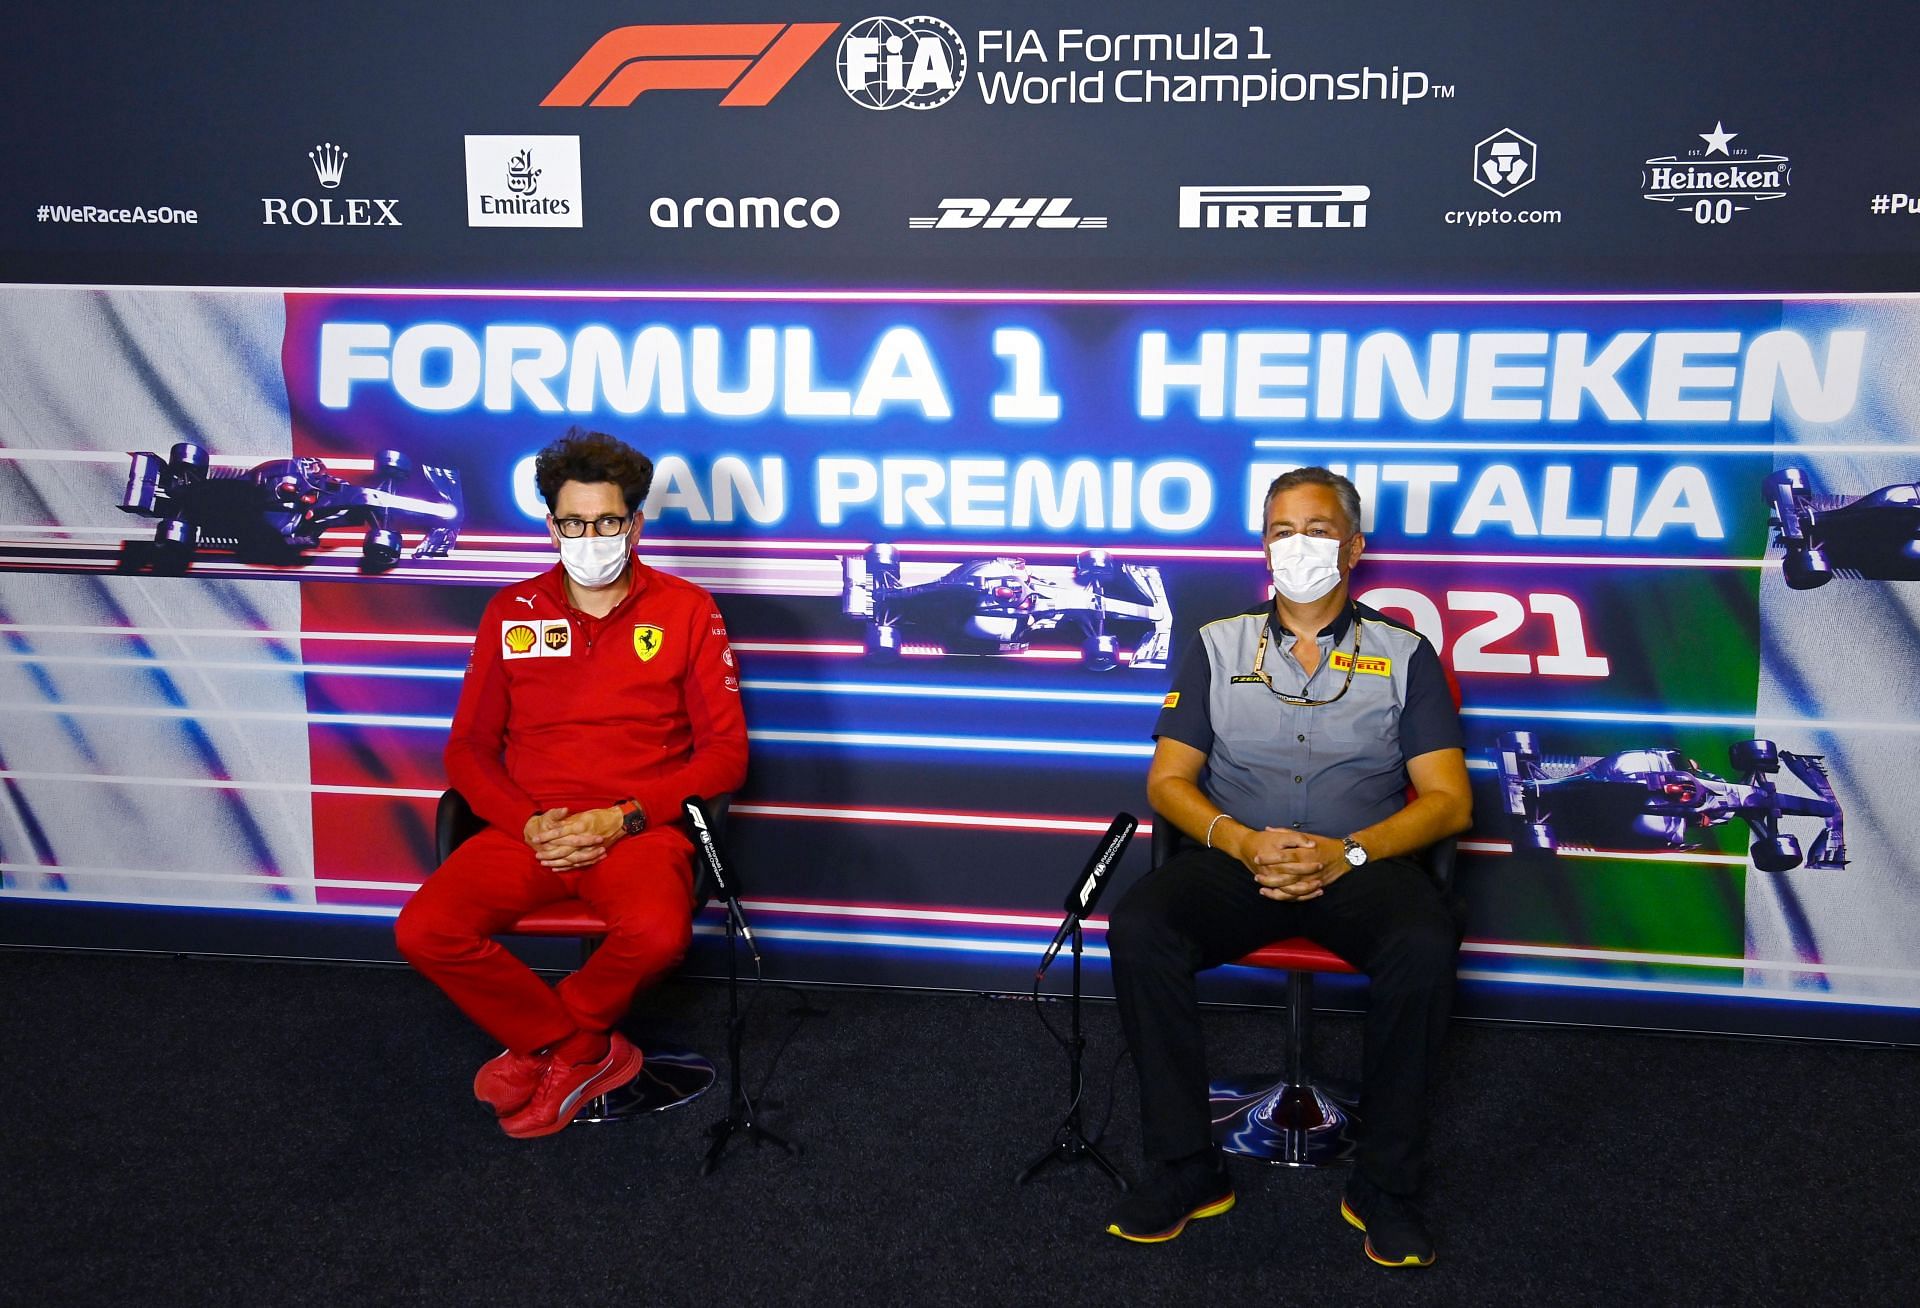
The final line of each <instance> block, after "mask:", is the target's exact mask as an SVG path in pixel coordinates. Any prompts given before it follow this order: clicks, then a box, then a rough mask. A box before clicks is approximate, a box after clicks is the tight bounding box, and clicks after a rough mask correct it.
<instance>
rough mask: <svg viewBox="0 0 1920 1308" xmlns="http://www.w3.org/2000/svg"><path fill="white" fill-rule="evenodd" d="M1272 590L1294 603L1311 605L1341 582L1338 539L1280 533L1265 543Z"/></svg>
mask: <svg viewBox="0 0 1920 1308" xmlns="http://www.w3.org/2000/svg"><path fill="white" fill-rule="evenodd" d="M1267 567H1268V570H1269V571H1271V572H1272V573H1273V585H1274V589H1276V590H1278V591H1279V592H1280V593H1281V594H1282V595H1285V596H1286V597H1287V598H1288V599H1290V600H1292V601H1293V602H1294V603H1295V604H1311V603H1312V602H1313V601H1315V600H1317V599H1319V598H1320V597H1321V596H1322V595H1325V594H1326V593H1327V592H1328V591H1330V590H1332V589H1333V588H1334V587H1335V586H1338V585H1339V584H1340V542H1339V541H1337V540H1334V539H1332V538H1331V537H1327V536H1302V535H1300V534H1299V533H1298V532H1296V533H1294V534H1293V535H1291V536H1282V537H1281V538H1280V539H1279V540H1277V541H1274V542H1273V543H1272V544H1271V545H1268V546H1267Z"/></svg>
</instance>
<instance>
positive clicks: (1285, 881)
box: [1230, 827, 1350, 900]
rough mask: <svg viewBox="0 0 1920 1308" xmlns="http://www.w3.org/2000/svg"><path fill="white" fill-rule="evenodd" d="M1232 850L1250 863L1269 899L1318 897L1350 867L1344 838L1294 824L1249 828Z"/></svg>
mask: <svg viewBox="0 0 1920 1308" xmlns="http://www.w3.org/2000/svg"><path fill="white" fill-rule="evenodd" d="M1230 852H1231V853H1233V854H1234V855H1235V857H1237V858H1238V859H1239V860H1240V861H1241V862H1242V863H1244V864H1246V866H1247V870H1248V871H1249V872H1252V873H1253V879H1254V880H1255V881H1257V882H1259V883H1260V893H1261V894H1263V895H1265V896H1266V897H1267V898H1268V899H1280V900H1301V899H1316V898H1318V897H1319V895H1320V893H1321V892H1322V891H1324V890H1325V889H1326V888H1327V887H1328V886H1330V885H1332V884H1333V883H1334V882H1335V881H1338V880H1339V879H1340V878H1341V877H1342V876H1345V875H1346V873H1347V871H1348V870H1349V867H1350V865H1349V864H1348V862H1347V849H1346V846H1345V845H1344V844H1342V843H1341V842H1340V841H1338V840H1335V839H1333V838H1332V837H1330V836H1316V835H1314V834H1313V833H1312V832H1309V831H1295V830H1294V829H1293V828H1292V827H1267V828H1266V829H1265V830H1262V831H1253V830H1249V831H1248V833H1247V835H1246V836H1245V837H1243V838H1242V839H1241V841H1240V847H1239V848H1238V849H1236V850H1232V851H1230Z"/></svg>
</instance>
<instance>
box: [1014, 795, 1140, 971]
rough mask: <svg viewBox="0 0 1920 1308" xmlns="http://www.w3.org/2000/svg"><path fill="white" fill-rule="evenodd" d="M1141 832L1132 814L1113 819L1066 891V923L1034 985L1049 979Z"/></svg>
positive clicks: (1057, 934) (1049, 947) (1048, 953)
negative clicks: (1064, 948)
mask: <svg viewBox="0 0 1920 1308" xmlns="http://www.w3.org/2000/svg"><path fill="white" fill-rule="evenodd" d="M1139 828H1140V819H1138V818H1136V817H1135V816H1134V815H1133V814H1131V813H1121V814H1119V815H1118V816H1116V817H1115V818H1114V819H1113V825H1112V826H1110V827H1108V828H1107V834H1106V835H1104V836H1102V837H1100V844H1099V846H1098V847H1097V848H1096V849H1095V850H1094V851H1093V857H1092V858H1090V859H1088V860H1087V866H1086V870H1085V871H1083V872H1082V873H1081V874H1080V879H1079V880H1078V881H1075V882H1074V883H1073V885H1072V886H1070V887H1069V888H1068V890H1067V902H1066V905H1065V907H1066V910H1067V920H1066V921H1064V922H1062V923H1061V924H1060V929H1059V930H1058V931H1056V932H1054V935H1053V942H1052V943H1051V944H1049V945H1048V946H1047V952H1046V954H1045V956H1043V957H1042V958H1041V960H1040V970H1039V971H1037V972H1035V973H1034V974H1033V976H1034V980H1035V981H1038V980H1039V979H1040V978H1041V977H1043V976H1045V975H1046V973H1047V969H1048V968H1049V967H1052V966H1053V960H1054V958H1055V957H1057V956H1058V955H1059V953H1060V947H1061V946H1062V945H1064V944H1066V943H1067V937H1069V936H1071V935H1072V934H1073V929H1074V928H1075V927H1077V926H1079V925H1080V921H1081V919H1082V918H1084V917H1086V915H1087V914H1088V913H1091V912H1092V911H1093V906H1094V904H1095V903H1096V902H1097V901H1098V900H1099V898H1100V892H1101V891H1102V890H1105V889H1106V888H1107V878H1108V877H1109V876H1111V875H1112V873H1113V865H1114V864H1115V863H1118V862H1119V861H1120V855H1121V854H1123V853H1124V852H1126V848H1127V843H1128V842H1129V841H1131V840H1132V839H1133V833H1134V832H1135V831H1137V830H1139Z"/></svg>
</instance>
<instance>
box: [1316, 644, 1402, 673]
mask: <svg viewBox="0 0 1920 1308" xmlns="http://www.w3.org/2000/svg"><path fill="white" fill-rule="evenodd" d="M1328 662H1329V663H1330V664H1331V665H1332V667H1333V670H1334V671H1335V672H1345V671H1346V670H1347V669H1348V668H1349V667H1353V655H1351V654H1349V653H1348V652H1347V651H1346V650H1343V649H1337V650H1335V651H1334V652H1333V657H1332V658H1331V659H1329V660H1328ZM1353 670H1354V671H1355V672H1370V673H1372V674H1373V675H1374V676H1376V677H1391V676H1392V675H1393V660H1392V659H1388V658H1381V657H1380V656H1379V655H1378V654H1362V655H1361V656H1360V666H1358V667H1355V668H1353Z"/></svg>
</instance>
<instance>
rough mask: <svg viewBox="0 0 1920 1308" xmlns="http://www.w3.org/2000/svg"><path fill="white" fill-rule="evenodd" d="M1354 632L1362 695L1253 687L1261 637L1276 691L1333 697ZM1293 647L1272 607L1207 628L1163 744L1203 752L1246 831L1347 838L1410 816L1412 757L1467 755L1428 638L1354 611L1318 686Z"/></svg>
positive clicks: (1213, 780)
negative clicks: (1303, 701)
mask: <svg viewBox="0 0 1920 1308" xmlns="http://www.w3.org/2000/svg"><path fill="white" fill-rule="evenodd" d="M1356 622H1357V623H1358V632H1359V640H1360V653H1359V659H1358V662H1357V665H1355V666H1354V670H1353V684H1352V686H1351V687H1350V688H1349V689H1348V691H1347V692H1346V694H1345V695H1342V696H1341V697H1340V698H1339V699H1338V700H1335V701H1334V702H1333V703H1331V704H1323V705H1318V706H1316V707H1312V708H1307V707H1302V706H1299V705H1294V704H1288V703H1286V702H1285V701H1284V700H1282V699H1280V698H1279V696H1277V695H1275V694H1274V693H1273V691H1272V690H1269V689H1268V688H1267V685H1266V683H1265V682H1264V681H1262V680H1261V679H1260V678H1259V677H1256V676H1255V675H1253V665H1254V659H1255V657H1256V655H1257V653H1258V649H1259V645H1260V639H1261V635H1262V633H1263V632H1264V633H1265V635H1266V639H1267V652H1266V661H1265V665H1264V669H1263V670H1264V671H1265V673H1266V675H1267V676H1268V677H1271V678H1272V679H1273V684H1274V686H1275V687H1276V688H1278V689H1280V690H1283V691H1287V692H1289V693H1292V694H1297V695H1303V696H1305V697H1307V698H1310V699H1328V698H1331V697H1332V696H1333V695H1335V694H1337V693H1338V692H1339V690H1340V687H1341V684H1342V683H1343V682H1345V681H1346V679H1347V669H1348V666H1349V664H1352V663H1354V659H1353V654H1352V650H1353V643H1354V633H1355V624H1356ZM1296 639H1297V638H1296V637H1295V636H1294V635H1293V634H1292V633H1291V632H1289V631H1286V630H1285V629H1284V628H1282V627H1281V626H1280V623H1279V619H1278V617H1277V615H1276V614H1275V612H1274V608H1273V606H1272V605H1271V604H1262V605H1259V606H1257V607H1255V608H1252V609H1249V610H1247V611H1246V612H1245V613H1238V614H1235V615H1234V616H1232V617H1229V618H1221V619H1220V620H1219V621H1217V622H1209V623H1207V624H1206V625H1205V626H1203V627H1201V628H1200V630H1199V632H1198V633H1196V635H1195V636H1194V638H1193V640H1192V641H1191V642H1190V643H1189V644H1188V646H1187V649H1186V652H1185V654H1184V655H1183V656H1182V657H1181V660H1180V665H1179V669H1178V671H1176V672H1175V674H1174V679H1173V685H1172V687H1171V688H1170V689H1169V690H1168V691H1167V698H1166V700H1165V702H1164V704H1163V706H1162V708H1161V710H1160V719H1159V721H1158V722H1157V723H1156V724H1155V725H1154V735H1155V736H1169V737H1171V738H1173V739H1174V740H1178V741H1181V742H1183V743H1184V744H1188V745H1191V746H1193V747H1194V748H1195V749H1198V750H1201V751H1203V752H1204V753H1205V754H1206V756H1207V776H1206V778H1205V786H1206V790H1207V794H1208V795H1209V796H1210V797H1211V798H1212V799H1213V802H1214V803H1216V804H1218V805H1219V806H1220V807H1221V809H1222V810H1224V811H1225V812H1227V813H1229V814H1231V815H1232V816H1233V817H1234V819H1235V820H1237V821H1239V822H1242V823H1245V824H1246V825H1247V826H1249V827H1252V828H1254V829H1255V830H1259V829H1260V828H1262V827H1294V828H1297V829H1299V830H1302V831H1310V832H1314V833H1316V834H1318V835H1323V836H1335V837H1339V836H1345V835H1348V834H1351V833H1352V832H1355V831H1359V830H1361V829H1362V828H1364V827H1369V826H1372V825H1373V824H1374V823H1375V822H1378V821H1380V820H1381V819H1383V818H1386V817H1390V816H1391V815H1393V814H1394V813H1396V812H1398V811H1399V810H1400V809H1401V808H1403V807H1405V805H1406V802H1407V800H1406V789H1407V784H1408V781H1407V760H1408V759H1410V758H1418V757H1420V755H1422V754H1427V753H1431V752H1433V751H1434V750H1439V749H1459V748H1461V745H1462V735H1461V730H1460V714H1459V711H1458V710H1457V709H1456V708H1455V707H1454V704H1453V695H1452V693H1451V692H1450V691H1449V690H1448V688H1447V679H1446V673H1445V672H1444V671H1442V670H1441V667H1440V659H1439V656H1438V655H1436V654H1435V653H1434V652H1433V647H1432V646H1431V645H1429V644H1428V643H1427V641H1426V638H1425V637H1423V636H1421V635H1420V633H1419V632H1417V631H1414V630H1413V629H1412V628H1410V627H1408V626H1406V625H1404V624H1403V623H1399V622H1395V621H1394V620H1392V619H1391V618H1388V617H1385V616H1383V615H1382V614H1380V613H1379V612H1377V611H1376V610H1374V609H1370V608H1367V607H1366V606H1365V605H1362V604H1352V605H1349V607H1348V609H1347V611H1346V612H1345V613H1343V614H1341V616H1340V617H1339V618H1338V619H1337V620H1336V621H1335V622H1334V623H1333V625H1332V626H1331V627H1330V628H1328V629H1327V630H1326V631H1323V632H1321V633H1320V637H1319V642H1320V663H1319V665H1318V666H1317V667H1316V668H1315V669H1314V671H1313V675H1312V676H1311V677H1309V676H1307V675H1306V674H1305V673H1304V672H1302V671H1301V668H1300V665H1299V663H1298V662H1296V661H1295V660H1294V658H1293V654H1292V650H1293V645H1294V641H1295V640H1296Z"/></svg>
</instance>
